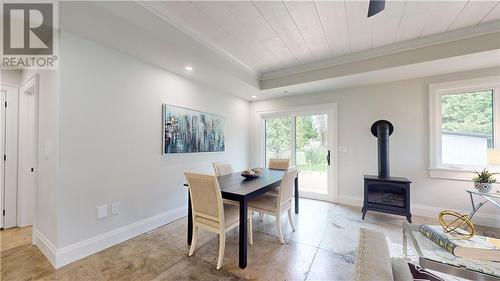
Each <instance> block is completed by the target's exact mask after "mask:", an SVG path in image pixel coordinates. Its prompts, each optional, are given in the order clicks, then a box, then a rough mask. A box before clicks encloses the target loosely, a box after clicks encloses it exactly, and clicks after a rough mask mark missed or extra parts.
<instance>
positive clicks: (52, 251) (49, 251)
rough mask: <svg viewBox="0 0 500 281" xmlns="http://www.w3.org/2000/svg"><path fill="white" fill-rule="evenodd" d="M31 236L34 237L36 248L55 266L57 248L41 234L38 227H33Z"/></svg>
mask: <svg viewBox="0 0 500 281" xmlns="http://www.w3.org/2000/svg"><path fill="white" fill-rule="evenodd" d="M33 234H34V235H33V237H34V238H35V239H34V240H35V241H33V242H34V243H33V244H35V245H36V246H37V247H38V249H40V251H41V252H42V253H43V254H44V255H45V257H46V258H47V259H48V260H49V262H50V263H51V264H52V266H53V267H54V268H55V267H56V255H57V248H56V247H55V246H54V245H53V244H52V242H50V240H49V239H47V237H45V235H43V234H42V233H41V232H40V231H38V229H33Z"/></svg>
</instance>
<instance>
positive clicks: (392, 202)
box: [362, 120, 411, 222]
mask: <svg viewBox="0 0 500 281" xmlns="http://www.w3.org/2000/svg"><path fill="white" fill-rule="evenodd" d="M393 131H394V127H393V126H392V124H391V122H389V121H387V120H379V121H377V122H375V123H373V125H372V127H371V132H372V134H373V135H374V136H375V137H377V139H378V175H377V176H371V175H365V176H364V181H365V190H364V202H363V209H362V212H363V219H365V215H366V212H367V211H376V212H382V213H389V214H394V215H400V216H405V217H406V219H407V220H408V221H409V222H411V212H410V184H411V181H410V180H408V179H407V178H401V177H391V176H390V173H389V136H390V135H391V134H392V132H393Z"/></svg>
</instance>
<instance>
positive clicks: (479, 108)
mask: <svg viewBox="0 0 500 281" xmlns="http://www.w3.org/2000/svg"><path fill="white" fill-rule="evenodd" d="M430 105H431V108H430V112H431V118H430V121H431V124H430V126H431V139H430V140H431V143H430V146H431V149H430V151H431V155H430V159H431V170H432V169H443V170H457V171H472V170H473V169H479V168H484V167H486V166H487V161H486V152H487V150H488V149H490V148H494V147H499V146H500V134H499V133H500V116H499V115H500V77H488V78H482V79H475V80H467V81H460V82H452V83H443V84H434V85H430ZM431 176H432V172H431Z"/></svg>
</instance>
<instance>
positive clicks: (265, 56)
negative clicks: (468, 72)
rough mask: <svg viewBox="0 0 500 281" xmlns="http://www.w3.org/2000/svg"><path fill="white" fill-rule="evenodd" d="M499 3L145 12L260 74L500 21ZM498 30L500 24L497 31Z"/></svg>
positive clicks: (235, 5)
mask: <svg viewBox="0 0 500 281" xmlns="http://www.w3.org/2000/svg"><path fill="white" fill-rule="evenodd" d="M499 3H500V1H409V0H408V1H387V3H386V9H385V10H384V11H383V12H382V13H380V14H378V15H376V16H374V17H371V18H367V16H366V14H367V10H368V0H366V1H347V0H346V1H279V2H278V1H272V2H271V1H232V2H227V1H220V2H219V1H192V2H185V1H166V2H148V5H149V6H150V8H153V9H155V10H156V12H159V13H160V14H161V15H162V16H164V17H165V18H167V19H168V21H170V22H171V23H174V24H175V25H176V26H177V27H179V28H181V29H182V30H183V31H185V32H187V33H188V34H190V35H191V36H193V37H195V38H196V39H198V40H200V41H202V42H203V43H204V44H207V45H209V46H210V47H212V48H215V49H217V50H218V51H219V52H222V53H224V54H225V55H227V56H228V57H230V58H231V59H233V60H235V61H237V62H238V63H240V64H241V65H244V66H245V67H247V68H248V69H250V70H252V71H254V72H256V73H259V74H263V73H267V72H270V71H274V70H280V69H285V68H288V67H292V66H296V65H301V64H306V63H311V62H317V61H321V60H324V59H331V58H334V57H337V56H342V55H347V54H352V53H356V52H360V51H364V50H368V49H372V48H376V47H381V46H386V45H390V44H393V43H397V42H402V41H407V40H412V39H417V38H421V37H424V36H428V35H432V34H437V33H442V32H447V31H451V30H455V29H459V28H464V27H470V26H476V25H480V24H483V23H486V22H490V21H495V20H498V19H500V4H499ZM499 29H500V26H499Z"/></svg>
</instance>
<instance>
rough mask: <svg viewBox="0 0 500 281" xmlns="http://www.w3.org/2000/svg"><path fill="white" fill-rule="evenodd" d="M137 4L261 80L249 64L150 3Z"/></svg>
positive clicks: (141, 2)
mask: <svg viewBox="0 0 500 281" xmlns="http://www.w3.org/2000/svg"><path fill="white" fill-rule="evenodd" d="M136 2H137V3H138V4H139V5H140V6H142V7H143V8H145V9H146V10H148V11H149V12H151V13H153V14H154V15H155V16H157V17H158V18H160V19H162V20H164V21H165V22H167V23H168V24H170V25H172V26H174V27H175V28H177V29H179V30H181V31H182V32H184V33H185V34H187V35H188V36H190V37H191V38H193V39H194V40H196V41H198V42H199V43H200V44H202V45H204V46H205V47H207V48H209V49H210V50H212V51H214V52H216V53H217V54H219V55H221V56H223V57H225V58H226V59H228V60H229V61H230V62H232V63H233V64H236V65H237V66H239V67H241V68H242V69H243V70H245V71H246V72H248V73H249V74H250V75H252V76H254V77H255V79H258V78H259V73H258V72H257V71H256V70H255V69H253V68H252V67H250V66H249V65H248V64H246V63H245V62H243V61H242V60H240V59H239V58H237V57H236V56H234V55H233V54H231V53H230V52H228V51H226V50H225V49H223V48H220V47H218V46H216V45H215V44H212V43H210V42H208V41H207V40H205V39H203V38H201V37H200V36H199V35H197V34H196V33H194V32H191V31H190V30H188V29H187V28H184V27H183V26H181V25H180V24H178V23H176V21H174V20H172V19H171V18H169V17H168V16H167V15H165V14H164V13H161V12H160V11H158V10H157V9H156V8H155V7H153V6H151V4H150V3H149V2H148V1H136Z"/></svg>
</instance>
